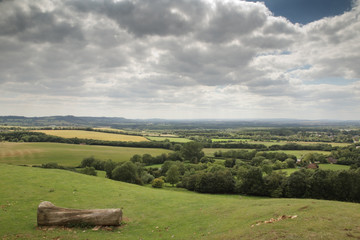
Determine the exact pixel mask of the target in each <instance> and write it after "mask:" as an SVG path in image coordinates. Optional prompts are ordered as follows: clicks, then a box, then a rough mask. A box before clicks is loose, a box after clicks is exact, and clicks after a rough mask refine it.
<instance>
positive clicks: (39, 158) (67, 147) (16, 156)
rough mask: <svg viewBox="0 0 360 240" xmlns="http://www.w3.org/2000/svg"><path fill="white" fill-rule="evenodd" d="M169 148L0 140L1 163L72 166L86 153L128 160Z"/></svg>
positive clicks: (103, 157) (86, 155)
mask: <svg viewBox="0 0 360 240" xmlns="http://www.w3.org/2000/svg"><path fill="white" fill-rule="evenodd" d="M167 152H170V151H169V150H165V149H160V148H131V147H109V146H95V145H75V144H63V143H13V142H1V143H0V163H8V164H13V165H36V164H43V163H49V162H56V163H58V164H59V165H62V166H71V167H75V166H78V165H79V164H80V162H81V161H82V160H83V158H85V157H89V156H94V157H95V158H98V159H102V160H106V159H112V160H113V161H115V162H122V161H127V160H129V159H130V158H131V157H132V156H133V155H135V154H140V155H142V154H145V153H148V154H151V155H152V156H157V155H160V154H162V153H167Z"/></svg>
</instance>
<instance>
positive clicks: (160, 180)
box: [151, 178, 164, 188]
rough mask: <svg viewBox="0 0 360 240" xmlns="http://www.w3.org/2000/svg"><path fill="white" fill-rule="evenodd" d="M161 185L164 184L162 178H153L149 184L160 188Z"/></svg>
mask: <svg viewBox="0 0 360 240" xmlns="http://www.w3.org/2000/svg"><path fill="white" fill-rule="evenodd" d="M163 185H164V180H162V179H161V178H155V179H154V180H153V181H152V183H151V186H152V187H153V188H162V187H163Z"/></svg>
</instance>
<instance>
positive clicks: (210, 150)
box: [203, 148, 330, 158]
mask: <svg viewBox="0 0 360 240" xmlns="http://www.w3.org/2000/svg"><path fill="white" fill-rule="evenodd" d="M230 150H236V151H239V150H247V151H251V150H253V149H239V148H204V149H203V151H204V153H205V155H206V156H208V157H213V156H214V153H215V152H218V151H222V152H227V151H230ZM271 152H284V153H286V154H292V155H295V156H296V157H298V158H300V157H302V156H303V155H305V154H307V153H321V154H324V155H329V154H330V152H327V151H318V150H278V151H271Z"/></svg>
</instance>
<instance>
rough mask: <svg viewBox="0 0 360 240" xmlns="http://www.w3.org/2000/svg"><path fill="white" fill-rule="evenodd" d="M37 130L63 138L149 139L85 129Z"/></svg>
mask: <svg viewBox="0 0 360 240" xmlns="http://www.w3.org/2000/svg"><path fill="white" fill-rule="evenodd" d="M35 132H42V133H45V134H48V135H53V136H58V137H63V138H76V137H77V138H84V139H95V140H102V141H122V142H144V141H149V140H148V139H146V138H144V137H142V136H133V135H125V134H116V133H104V132H95V131H83V130H35Z"/></svg>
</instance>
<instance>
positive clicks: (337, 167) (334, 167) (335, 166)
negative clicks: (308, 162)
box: [319, 164, 350, 171]
mask: <svg viewBox="0 0 360 240" xmlns="http://www.w3.org/2000/svg"><path fill="white" fill-rule="evenodd" d="M319 168H320V169H324V170H334V171H337V170H349V169H350V166H346V165H339V164H319Z"/></svg>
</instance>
